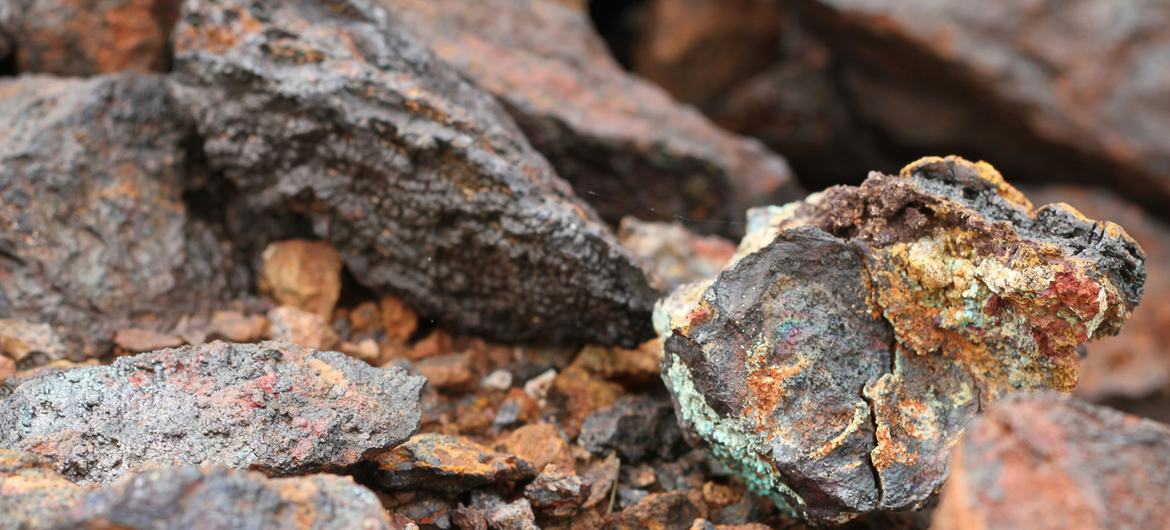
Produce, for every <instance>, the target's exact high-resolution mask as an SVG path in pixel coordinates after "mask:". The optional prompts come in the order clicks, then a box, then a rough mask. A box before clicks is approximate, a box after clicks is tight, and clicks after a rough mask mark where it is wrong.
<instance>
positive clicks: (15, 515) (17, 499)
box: [0, 449, 85, 528]
mask: <svg viewBox="0 0 1170 530" xmlns="http://www.w3.org/2000/svg"><path fill="white" fill-rule="evenodd" d="M84 492H85V490H84V489H83V488H81V487H80V486H78V485H76V484H74V483H72V482H69V481H68V480H66V479H65V477H63V476H61V475H60V474H59V473H57V471H56V470H55V469H53V463H52V462H51V461H49V460H46V459H44V458H40V457H37V456H35V455H32V454H28V453H22V452H19V451H9V450H7V449H0V527H3V528H49V526H50V525H51V524H52V523H53V522H55V521H57V520H58V519H59V518H60V517H61V513H62V512H63V511H65V510H67V509H69V508H70V507H71V506H73V504H74V503H76V502H77V501H78V499H80V498H81V497H82V495H83V494H84Z"/></svg>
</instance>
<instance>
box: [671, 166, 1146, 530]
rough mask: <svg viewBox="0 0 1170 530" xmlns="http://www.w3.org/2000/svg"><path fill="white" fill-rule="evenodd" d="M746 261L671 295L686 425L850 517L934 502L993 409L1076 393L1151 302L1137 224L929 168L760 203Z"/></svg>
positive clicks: (768, 479) (813, 515)
mask: <svg viewBox="0 0 1170 530" xmlns="http://www.w3.org/2000/svg"><path fill="white" fill-rule="evenodd" d="M748 224H749V233H748V235H747V236H746V237H745V238H744V240H743V241H742V242H741V244H740V249H739V252H738V254H737V256H736V258H735V259H734V260H733V262H732V264H731V265H730V266H729V267H728V268H727V269H725V270H724V271H723V272H722V273H720V274H719V276H718V277H717V278H714V279H711V280H707V281H703V282H698V283H695V284H690V285H686V286H683V287H681V288H679V289H678V290H676V291H675V292H674V293H673V294H672V295H671V296H670V297H668V298H667V299H665V300H664V301H663V302H662V303H661V305H660V306H659V310H658V311H656V313H655V325H656V327H657V328H658V330H659V332H660V334H662V335H663V337H665V341H664V356H663V359H662V373H663V379H664V381H665V382H666V385H667V387H668V388H669V389H670V390H671V392H672V395H673V397H674V400H675V408H676V411H677V413H678V416H679V419H680V422H681V423H682V424H683V426H684V427H685V428H686V429H687V431H689V433H690V434H691V435H692V436H697V438H699V439H701V440H703V441H706V442H707V443H708V444H709V445H710V446H711V449H712V451H713V452H714V454H715V455H716V456H717V457H719V458H720V459H721V460H723V461H724V462H725V463H726V464H728V466H729V467H731V468H732V469H734V470H735V471H736V472H738V473H739V474H740V475H741V476H743V477H744V478H745V479H747V480H748V482H749V483H750V484H751V485H753V487H755V488H756V489H757V490H759V491H761V492H763V493H766V494H770V495H772V496H773V498H774V499H775V500H776V501H777V503H778V504H779V505H780V506H782V507H786V508H788V509H790V510H792V511H793V512H795V513H796V514H798V515H800V516H803V517H806V518H809V519H812V520H816V521H833V522H840V521H845V520H849V519H852V518H854V517H856V516H857V515H859V514H863V513H867V512H871V511H877V510H895V509H904V508H911V507H915V506H918V505H920V504H921V503H922V502H923V501H924V500H925V499H927V498H928V497H929V496H930V494H931V493H932V492H933V491H934V490H935V489H936V488H937V487H938V486H939V485H940V484H941V483H942V481H943V479H944V478H945V477H946V462H947V457H948V455H949V449H950V447H951V446H952V445H953V444H954V443H955V440H956V437H957V436H958V435H959V433H961V431H962V429H963V427H964V425H966V423H967V421H969V420H970V418H971V417H972V416H974V414H975V413H976V412H978V411H979V410H980V409H981V408H982V407H983V406H984V404H986V403H990V402H992V401H994V400H996V399H999V398H1000V397H1002V396H1003V395H1004V394H1006V393H1007V392H1010V391H1013V390H1034V389H1049V388H1052V389H1058V390H1064V391H1068V390H1071V388H1072V386H1073V385H1075V383H1076V377H1077V352H1076V348H1077V346H1078V345H1079V344H1081V343H1083V342H1085V341H1087V340H1089V339H1091V338H1095V337H1100V336H1105V335H1111V334H1115V333H1117V331H1118V330H1119V329H1120V327H1121V324H1122V322H1123V321H1124V320H1125V318H1126V317H1128V315H1129V314H1130V312H1131V311H1132V309H1133V307H1134V306H1135V305H1136V304H1137V302H1138V300H1139V299H1140V297H1141V292H1142V287H1143V284H1144V280H1145V270H1144V266H1143V259H1144V257H1143V254H1142V252H1141V250H1140V248H1139V247H1138V246H1137V244H1136V243H1135V242H1134V241H1133V240H1132V239H1130V238H1129V236H1128V235H1126V234H1125V232H1124V231H1123V230H1122V229H1121V228H1120V227H1118V226H1117V225H1114V224H1112V223H1109V222H1098V221H1091V220H1089V219H1087V218H1085V217H1083V216H1081V215H1080V214H1079V213H1077V212H1076V211H1075V210H1074V209H1072V208H1071V207H1069V206H1068V205H1064V204H1057V205H1048V206H1045V207H1042V208H1039V209H1035V210H1034V209H1033V208H1032V205H1031V204H1030V203H1029V202H1028V201H1027V199H1025V198H1024V197H1023V195H1021V194H1020V193H1019V192H1018V191H1016V190H1015V189H1014V188H1012V187H1011V186H1009V185H1008V184H1007V183H1005V182H1004V181H1003V178H1002V177H1001V176H1000V175H999V174H998V173H996V172H995V170H994V169H993V168H991V167H990V166H988V165H986V164H982V163H979V164H974V163H971V162H968V161H966V160H962V159H959V158H953V157H949V158H945V159H943V158H925V159H922V160H919V161H918V162H915V163H913V164H911V165H909V166H907V167H906V168H905V169H903V171H902V173H901V174H900V175H897V176H891V175H881V174H877V173H873V174H871V175H870V177H869V178H868V179H867V180H866V182H865V183H863V184H862V185H861V186H859V187H835V188H830V189H828V190H826V191H825V192H823V193H819V194H815V195H813V196H810V197H809V198H808V199H807V200H806V201H803V202H800V203H793V204H789V205H786V206H783V207H769V208H766V209H760V210H755V211H753V212H752V213H751V214H750V215H749V222H748Z"/></svg>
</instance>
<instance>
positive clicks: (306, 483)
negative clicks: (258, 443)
mask: <svg viewBox="0 0 1170 530" xmlns="http://www.w3.org/2000/svg"><path fill="white" fill-rule="evenodd" d="M53 527H54V528H61V529H65V528H84V529H92V530H99V529H109V528H143V529H145V528H256V529H277V528H289V529H304V530H309V529H313V530H331V529H336V530H343V529H351V528H361V529H369V530H389V529H390V528H392V526H391V524H390V520H389V516H388V515H387V513H386V510H385V509H384V508H383V507H382V503H380V502H379V501H378V497H377V495H375V494H374V492H372V491H370V490H368V489H366V488H365V487H363V486H360V485H358V484H355V483H354V482H353V479H351V478H349V477H342V476H337V475H328V474H319V475H310V476H304V477H288V478H275V479H270V478H267V477H265V476H264V475H262V474H260V473H255V472H250V471H243V470H235V469H230V468H227V467H223V466H206V467H196V466H184V467H175V468H165V469H157V470H150V471H145V472H143V473H140V474H136V475H131V476H127V477H125V478H123V479H122V480H119V481H117V482H115V483H114V484H112V485H110V486H108V487H105V488H101V489H98V490H96V491H93V492H91V493H89V494H87V495H86V496H85V497H84V499H83V500H82V501H81V502H78V503H77V504H75V505H74V506H73V508H72V509H71V510H69V511H67V512H66V513H65V514H64V515H63V516H62V517H61V518H60V519H59V522H58V523H57V524H56V525H54V526H53Z"/></svg>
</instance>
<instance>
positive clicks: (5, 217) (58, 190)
mask: <svg viewBox="0 0 1170 530" xmlns="http://www.w3.org/2000/svg"><path fill="white" fill-rule="evenodd" d="M0 100H2V103H0V123H4V124H6V126H5V128H4V131H3V132H0V203H3V204H4V208H0V234H2V235H0V277H3V278H5V280H4V281H3V282H0V315H4V316H5V318H9V319H16V320H24V321H26V322H36V323H45V324H50V325H52V326H53V328H54V329H55V330H57V331H59V332H60V333H61V334H62V338H63V339H64V341H65V346H66V349H67V351H69V353H70V355H71V356H73V357H74V358H81V357H93V356H100V355H104V354H106V353H108V352H109V349H110V347H111V346H112V342H111V340H112V339H113V335H114V332H115V331H116V330H118V329H123V328H131V327H133V328H141V329H149V330H155V331H167V330H168V329H169V328H170V327H172V326H173V325H174V324H175V322H177V321H178V319H179V318H180V317H181V316H183V315H187V314H202V313H205V312H210V308H212V307H215V306H217V305H218V304H220V303H222V302H223V301H224V300H225V297H226V295H227V294H228V293H231V292H233V290H238V289H240V288H241V287H240V285H239V284H240V281H239V277H238V274H237V272H236V271H235V269H234V267H233V262H232V260H231V259H230V256H229V255H228V254H227V253H226V252H225V250H224V247H223V242H222V240H221V239H220V238H219V237H218V235H217V233H216V232H215V231H214V230H212V228H211V227H210V226H209V225H208V224H207V223H205V222H204V221H202V220H200V219H198V218H196V217H193V216H191V215H189V214H188V211H187V207H186V205H185V204H184V202H183V200H182V193H183V191H184V186H185V184H187V183H188V182H189V181H190V180H191V179H192V178H193V176H192V175H190V174H188V169H189V168H190V166H191V165H193V163H192V161H191V160H188V157H187V155H186V150H185V149H184V143H185V142H186V141H187V140H188V137H189V136H188V134H189V127H188V125H187V124H185V123H183V122H182V121H180V120H179V119H177V116H178V112H177V110H176V109H175V108H174V106H173V105H172V104H171V101H170V99H169V98H168V96H167V90H166V86H165V84H164V81H163V80H162V79H161V78H157V77H153V76H144V75H131V74H126V75H118V76H111V77H97V78H91V79H55V78H49V77H38V76H26V77H20V78H17V79H14V80H5V81H0Z"/></svg>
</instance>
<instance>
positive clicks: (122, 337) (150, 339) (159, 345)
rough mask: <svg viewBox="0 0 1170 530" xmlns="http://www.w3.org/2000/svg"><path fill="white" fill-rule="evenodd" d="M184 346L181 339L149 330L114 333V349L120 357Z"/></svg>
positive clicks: (131, 329)
mask: <svg viewBox="0 0 1170 530" xmlns="http://www.w3.org/2000/svg"><path fill="white" fill-rule="evenodd" d="M182 345H183V339H181V338H179V337H176V336H174V335H171V334H170V333H159V332H157V331H151V330H149V329H137V328H129V329H120V330H118V331H117V333H114V347H115V351H116V352H117V353H118V354H119V355H126V354H134V353H144V352H148V351H154V350H161V349H163V348H175V347H178V346H182Z"/></svg>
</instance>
